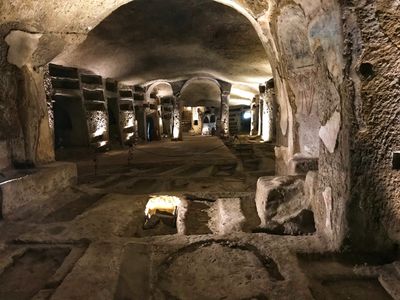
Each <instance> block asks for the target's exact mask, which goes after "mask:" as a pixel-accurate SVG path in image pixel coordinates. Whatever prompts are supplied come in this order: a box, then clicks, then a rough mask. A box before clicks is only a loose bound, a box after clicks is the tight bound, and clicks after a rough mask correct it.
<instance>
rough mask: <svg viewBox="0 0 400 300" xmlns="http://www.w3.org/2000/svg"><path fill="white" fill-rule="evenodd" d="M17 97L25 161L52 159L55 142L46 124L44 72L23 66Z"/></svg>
mask: <svg viewBox="0 0 400 300" xmlns="http://www.w3.org/2000/svg"><path fill="white" fill-rule="evenodd" d="M21 71H22V80H21V81H20V82H19V88H20V91H22V93H21V95H19V97H18V99H17V103H18V112H19V119H20V121H21V125H22V132H23V134H24V141H25V143H24V144H25V162H24V163H28V164H33V165H35V164H43V163H49V162H52V161H54V144H53V136H52V131H51V129H50V124H49V115H48V110H47V102H46V95H45V90H44V72H42V71H34V70H33V69H31V68H30V67H28V66H24V67H22V70H21Z"/></svg>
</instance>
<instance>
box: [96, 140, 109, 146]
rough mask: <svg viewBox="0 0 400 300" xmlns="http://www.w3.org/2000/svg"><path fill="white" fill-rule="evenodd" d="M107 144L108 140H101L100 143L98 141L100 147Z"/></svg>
mask: <svg viewBox="0 0 400 300" xmlns="http://www.w3.org/2000/svg"><path fill="white" fill-rule="evenodd" d="M105 145H107V142H106V141H102V142H99V143H98V146H99V147H103V146H105Z"/></svg>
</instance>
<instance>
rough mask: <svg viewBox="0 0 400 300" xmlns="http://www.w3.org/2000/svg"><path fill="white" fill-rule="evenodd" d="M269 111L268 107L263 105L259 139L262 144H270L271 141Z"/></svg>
mask: <svg viewBox="0 0 400 300" xmlns="http://www.w3.org/2000/svg"><path fill="white" fill-rule="evenodd" d="M271 117H272V116H271V111H270V110H269V108H268V106H267V105H266V104H264V109H263V114H262V131H261V132H262V133H261V139H262V140H263V141H264V142H270V141H271V139H272V136H271V134H272V132H271V129H272V128H271V127H272V119H271Z"/></svg>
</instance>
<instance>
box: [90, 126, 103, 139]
mask: <svg viewBox="0 0 400 300" xmlns="http://www.w3.org/2000/svg"><path fill="white" fill-rule="evenodd" d="M104 132H106V128H103V127H97V130H96V131H95V132H94V133H93V137H98V136H102V135H103V134H104Z"/></svg>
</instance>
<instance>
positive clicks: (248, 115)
mask: <svg viewBox="0 0 400 300" xmlns="http://www.w3.org/2000/svg"><path fill="white" fill-rule="evenodd" d="M250 118H251V111H250V110H246V111H245V112H244V114H243V119H245V120H248V119H250Z"/></svg>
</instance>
